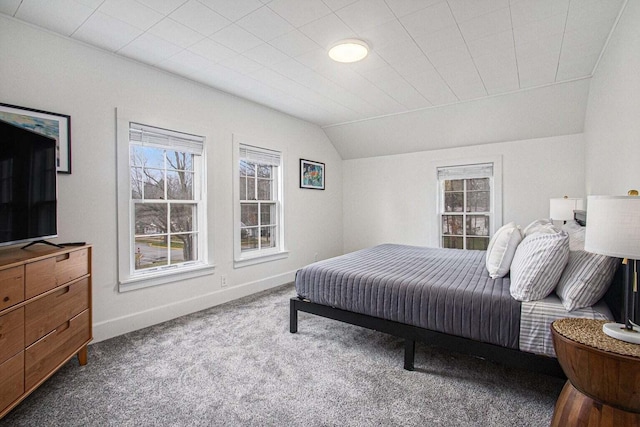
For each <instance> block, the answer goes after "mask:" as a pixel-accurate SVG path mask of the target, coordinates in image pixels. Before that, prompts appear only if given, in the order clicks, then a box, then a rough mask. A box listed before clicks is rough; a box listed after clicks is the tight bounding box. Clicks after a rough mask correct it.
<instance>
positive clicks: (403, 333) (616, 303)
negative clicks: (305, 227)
mask: <svg viewBox="0 0 640 427" xmlns="http://www.w3.org/2000/svg"><path fill="white" fill-rule="evenodd" d="M574 219H575V220H576V221H577V222H578V223H579V224H580V225H582V226H585V225H586V223H587V215H586V211H574ZM622 270H623V269H622V268H619V269H618V271H617V272H616V274H615V276H614V278H613V282H612V284H611V286H609V290H608V291H607V293H606V294H605V297H604V299H605V301H606V303H607V305H608V306H609V309H610V310H611V312H612V313H613V316H614V319H615V320H616V321H617V322H620V319H621V318H622V312H621V307H622V292H621V290H622V289H623V286H622V285H621V284H622V283H623V282H622V280H623V274H622ZM636 304H637V305H638V311H637V312H640V301H636ZM298 311H303V312H305V313H311V314H315V315H317V316H322V317H326V318H329V319H334V320H339V321H341V322H345V323H350V324H352V325H356V326H361V327H363V328H368V329H373V330H374V331H379V332H384V333H386V334H389V335H393V336H395V337H398V338H402V339H404V369H406V370H409V371H412V370H413V369H414V360H415V348H416V341H419V342H424V343H427V344H432V345H437V346H440V347H443V348H448V349H451V350H453V351H456V352H459V353H464V354H469V355H472V356H476V357H480V358H483V359H487V360H490V361H493V362H497V363H500V364H503V365H506V366H510V367H515V368H521V369H526V370H530V371H534V372H539V373H542V374H547V375H552V376H556V377H560V378H566V376H565V374H564V372H563V371H562V368H561V367H560V364H559V363H558V360H557V359H555V358H553V357H547V356H541V355H537V354H533V353H528V352H525V351H520V350H516V349H512V348H507V347H501V346H499V345H495V344H489V343H484V342H480V341H475V340H472V339H470V338H463V337H459V336H455V335H450V334H445V333H443V332H436V331H432V330H430V329H425V328H421V327H418V326H412V325H407V324H404V323H399V322H394V321H391V320H386V319H382V318H379V317H373V316H368V315H366V314H360V313H354V312H351V311H346V310H341V309H339V308H334V307H329V306H327V305H322V304H317V303H313V302H311V301H309V300H306V299H302V298H300V297H294V298H291V303H290V315H289V316H290V317H289V331H290V332H291V333H292V334H295V333H296V332H298ZM638 317H640V316H638ZM636 321H640V319H636ZM549 327H551V325H549Z"/></svg>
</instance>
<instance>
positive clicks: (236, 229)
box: [233, 135, 289, 268]
mask: <svg viewBox="0 0 640 427" xmlns="http://www.w3.org/2000/svg"><path fill="white" fill-rule="evenodd" d="M264 145H265V144H260V143H255V142H252V141H251V140H248V139H246V138H244V137H239V136H237V135H234V136H233V200H234V203H233V206H234V208H233V247H234V251H233V252H234V253H233V261H234V262H233V265H234V268H240V267H245V266H250V265H255V264H259V263H263V262H269V261H275V260H278V259H283V258H286V257H288V256H289V252H288V251H287V249H286V247H285V218H284V163H285V153H284V152H283V151H282V150H276V149H271V148H267V147H265V146H264ZM243 147H244V148H248V149H250V150H251V151H253V152H255V153H260V152H263V153H264V154H265V155H266V156H268V157H272V156H273V155H278V154H279V157H280V165H279V166H278V167H277V171H276V175H275V179H276V183H275V193H276V195H277V198H276V199H275V201H276V217H277V227H276V230H277V233H276V234H277V236H276V240H275V243H276V245H275V247H270V248H267V249H256V250H251V251H245V252H243V251H242V243H241V215H240V205H241V201H240V160H241V154H240V152H241V148H243ZM258 217H260V215H258Z"/></svg>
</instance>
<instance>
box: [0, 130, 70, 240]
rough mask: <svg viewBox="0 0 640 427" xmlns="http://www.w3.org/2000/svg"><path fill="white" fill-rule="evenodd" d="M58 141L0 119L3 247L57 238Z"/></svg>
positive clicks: (0, 206) (0, 213)
mask: <svg viewBox="0 0 640 427" xmlns="http://www.w3.org/2000/svg"><path fill="white" fill-rule="evenodd" d="M56 178H57V175H56V141H55V140H54V139H52V138H49V137H46V136H44V135H40V134H38V133H35V132H32V131H30V130H28V129H25V128H22V127H20V126H15V125H13V124H11V123H7V122H5V121H2V120H0V245H11V244H15V243H24V242H34V241H38V240H43V239H47V238H51V237H56V236H57V233H58V229H57V193H58V192H57V183H56Z"/></svg>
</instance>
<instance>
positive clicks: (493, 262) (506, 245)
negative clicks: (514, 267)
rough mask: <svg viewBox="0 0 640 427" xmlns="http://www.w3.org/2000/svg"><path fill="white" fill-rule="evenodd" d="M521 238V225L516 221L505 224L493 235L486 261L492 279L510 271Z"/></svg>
mask: <svg viewBox="0 0 640 427" xmlns="http://www.w3.org/2000/svg"><path fill="white" fill-rule="evenodd" d="M521 240H522V235H521V234H520V227H518V226H517V225H516V223H515V222H510V223H508V224H505V225H503V226H502V227H500V228H499V229H498V231H496V233H495V234H494V235H493V237H491V240H490V241H489V246H488V247H487V258H486V261H485V263H486V266H487V271H488V272H489V276H491V278H492V279H496V278H498V277H503V276H504V275H505V274H507V273H508V272H509V267H511V260H512V259H513V255H514V254H515V253H516V248H517V247H518V244H519V243H520V241H521Z"/></svg>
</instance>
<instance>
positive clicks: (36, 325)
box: [24, 277, 89, 345]
mask: <svg viewBox="0 0 640 427" xmlns="http://www.w3.org/2000/svg"><path fill="white" fill-rule="evenodd" d="M87 308H89V278H88V277H87V278H85V279H82V280H80V281H78V282H75V283H74V284H72V285H69V286H66V287H64V288H62V289H60V290H58V291H56V292H54V293H52V294H50V295H47V296H46V297H43V298H40V299H38V300H36V301H34V302H32V303H29V304H27V305H26V306H25V312H24V323H25V332H24V340H25V344H26V345H30V344H32V343H34V342H36V341H37V340H39V339H40V338H42V337H43V336H45V335H46V334H48V333H49V332H51V331H52V330H54V329H55V328H56V327H57V326H59V325H62V324H63V323H64V322H66V321H67V320H69V319H71V318H72V317H74V316H75V315H77V314H80V313H81V312H83V311H84V310H86V309H87Z"/></svg>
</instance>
